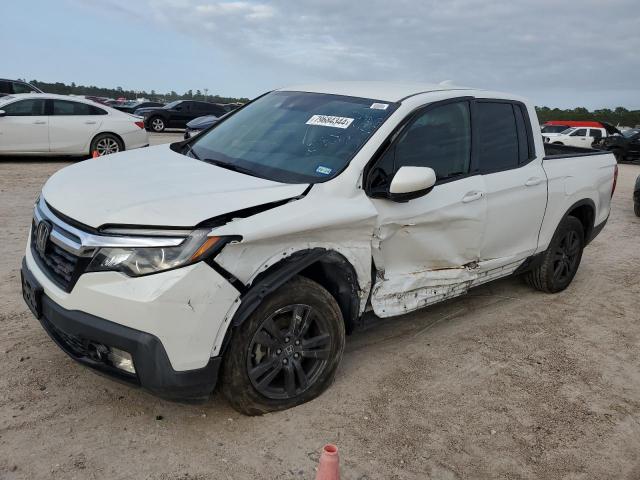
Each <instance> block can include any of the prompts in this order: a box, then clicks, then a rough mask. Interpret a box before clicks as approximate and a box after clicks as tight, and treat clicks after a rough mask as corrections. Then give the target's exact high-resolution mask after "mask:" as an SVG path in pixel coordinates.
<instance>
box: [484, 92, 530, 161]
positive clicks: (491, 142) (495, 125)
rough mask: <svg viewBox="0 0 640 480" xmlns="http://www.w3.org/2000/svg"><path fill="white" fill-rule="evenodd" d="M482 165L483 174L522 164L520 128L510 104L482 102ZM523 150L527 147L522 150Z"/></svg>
mask: <svg viewBox="0 0 640 480" xmlns="http://www.w3.org/2000/svg"><path fill="white" fill-rule="evenodd" d="M475 120H476V124H477V131H478V137H479V138H478V165H479V170H480V171H481V172H497V171H500V170H507V169H510V168H515V167H517V165H518V159H519V156H518V148H519V141H518V129H517V127H516V119H515V116H514V113H513V106H512V105H511V104H510V103H498V102H478V104H477V118H476V119H475ZM522 148H523V147H522Z"/></svg>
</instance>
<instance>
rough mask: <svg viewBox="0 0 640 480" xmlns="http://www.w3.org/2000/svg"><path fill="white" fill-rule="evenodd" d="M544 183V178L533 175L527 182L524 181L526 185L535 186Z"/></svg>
mask: <svg viewBox="0 0 640 480" xmlns="http://www.w3.org/2000/svg"><path fill="white" fill-rule="evenodd" d="M541 183H542V179H541V178H538V177H532V178H530V179H529V180H527V181H526V182H524V185H525V187H533V186H535V185H540V184H541Z"/></svg>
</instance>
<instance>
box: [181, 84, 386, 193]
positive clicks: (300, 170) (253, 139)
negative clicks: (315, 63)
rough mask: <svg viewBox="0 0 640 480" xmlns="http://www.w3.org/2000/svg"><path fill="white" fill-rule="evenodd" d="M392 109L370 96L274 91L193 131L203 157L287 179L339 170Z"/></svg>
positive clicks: (311, 178)
mask: <svg viewBox="0 0 640 480" xmlns="http://www.w3.org/2000/svg"><path fill="white" fill-rule="evenodd" d="M395 109H396V105H395V104H392V103H388V102H381V101H377V100H374V99H366V98H357V97H347V96H340V95H329V94H321V93H308V92H283V91H278V92H272V93H269V94H267V95H265V96H263V97H261V98H259V99H258V100H256V101H254V102H253V103H251V104H249V105H247V106H246V107H244V108H243V109H241V110H239V111H237V112H236V113H234V114H233V115H231V116H229V117H226V118H225V120H223V121H221V122H219V123H218V124H217V125H216V126H215V127H214V128H213V129H212V130H210V131H209V132H208V133H206V134H203V135H201V136H198V137H196V140H195V141H194V143H193V144H192V145H191V151H192V152H193V154H195V156H197V157H198V158H200V159H202V160H203V161H209V162H211V163H215V164H218V165H220V166H226V167H227V168H230V169H237V170H241V171H245V172H246V173H249V174H251V175H255V176H259V177H263V178H268V179H272V180H276V181H280V182H285V183H300V182H304V183H307V182H309V183H317V182H323V181H326V180H329V179H330V178H332V177H334V176H336V175H337V174H338V173H340V172H341V171H342V170H343V169H344V168H345V167H346V166H347V165H348V164H349V162H350V161H351V159H352V158H353V156H354V155H355V154H356V153H357V152H358V150H359V149H360V147H362V146H363V145H364V144H365V142H366V141H367V140H368V139H369V138H370V137H371V135H373V133H374V132H375V131H376V130H377V129H378V127H380V125H382V123H383V122H384V121H385V120H386V119H387V118H388V117H389V115H391V113H392V112H393V111H394V110H395Z"/></svg>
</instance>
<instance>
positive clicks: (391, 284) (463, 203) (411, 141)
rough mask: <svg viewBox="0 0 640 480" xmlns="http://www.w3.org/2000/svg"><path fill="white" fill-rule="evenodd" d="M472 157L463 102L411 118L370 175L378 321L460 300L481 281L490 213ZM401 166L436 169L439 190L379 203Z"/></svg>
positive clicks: (466, 103)
mask: <svg viewBox="0 0 640 480" xmlns="http://www.w3.org/2000/svg"><path fill="white" fill-rule="evenodd" d="M471 158H472V155H471V115H470V104H469V101H468V100H466V99H459V100H454V101H445V102H437V103H435V104H430V105H429V106H427V107H425V108H424V109H423V110H421V111H419V112H417V113H415V114H412V118H411V119H410V120H409V122H408V123H407V124H406V126H405V127H404V128H403V129H402V131H401V133H400V134H399V135H398V137H397V139H396V140H395V141H394V143H393V144H392V145H391V146H390V147H389V148H388V149H387V151H386V152H385V153H384V154H383V155H382V157H381V158H380V159H379V160H378V161H376V163H375V164H374V165H373V167H372V168H371V170H370V171H369V173H368V185H369V187H368V190H369V195H370V196H371V197H373V198H372V202H373V204H374V206H375V208H376V209H377V211H378V223H377V228H376V230H375V233H374V238H373V242H372V252H373V258H374V263H375V268H376V278H375V283H374V286H373V290H372V295H371V304H372V306H373V310H374V312H375V313H376V315H378V316H379V317H389V316H395V315H398V314H402V313H406V312H410V311H412V310H416V309H418V308H421V307H423V306H425V305H428V304H431V303H435V302H437V301H440V300H442V299H444V298H448V297H453V296H457V295H459V294H461V293H464V291H466V290H467V289H468V288H469V286H470V284H471V282H473V281H474V280H475V279H477V278H478V274H479V269H478V261H479V259H480V249H481V247H482V240H483V234H484V228H485V220H486V216H487V212H486V210H487V207H486V197H485V187H484V181H483V178H482V176H481V175H471V174H470V172H471V171H472V168H471ZM402 166H421V167H431V168H433V169H434V171H435V172H436V179H437V180H436V184H435V186H434V187H433V189H432V190H431V191H429V192H428V193H426V194H425V195H423V196H421V197H419V198H415V199H412V200H409V201H407V202H395V201H391V200H390V199H388V198H380V197H384V193H383V192H388V189H389V185H390V182H391V179H392V178H393V175H394V174H395V173H396V172H397V171H398V169H399V168H400V167H402ZM376 197H378V198H376Z"/></svg>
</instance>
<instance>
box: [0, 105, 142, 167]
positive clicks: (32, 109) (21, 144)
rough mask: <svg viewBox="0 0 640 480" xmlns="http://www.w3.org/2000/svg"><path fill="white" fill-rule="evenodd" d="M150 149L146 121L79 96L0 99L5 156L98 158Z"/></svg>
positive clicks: (1, 150)
mask: <svg viewBox="0 0 640 480" xmlns="http://www.w3.org/2000/svg"><path fill="white" fill-rule="evenodd" d="M147 145H149V136H148V133H147V131H146V130H145V128H144V122H143V120H142V119H141V118H139V117H134V116H132V115H129V114H128V113H124V112H120V111H118V110H115V109H113V108H111V107H107V106H106V105H100V104H98V103H95V102H92V101H90V100H86V99H83V98H78V97H68V96H66V95H51V94H42V93H38V94H32V93H25V94H18V95H9V96H6V97H2V98H0V155H89V154H91V153H93V152H98V155H101V156H102V155H106V154H109V153H116V152H120V151H123V150H131V149H133V148H139V147H146V146H147Z"/></svg>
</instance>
